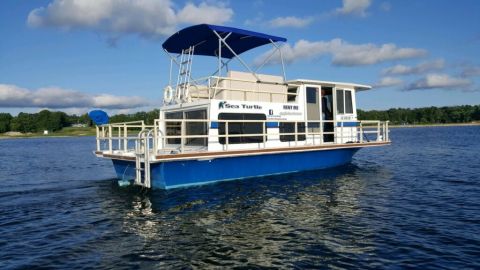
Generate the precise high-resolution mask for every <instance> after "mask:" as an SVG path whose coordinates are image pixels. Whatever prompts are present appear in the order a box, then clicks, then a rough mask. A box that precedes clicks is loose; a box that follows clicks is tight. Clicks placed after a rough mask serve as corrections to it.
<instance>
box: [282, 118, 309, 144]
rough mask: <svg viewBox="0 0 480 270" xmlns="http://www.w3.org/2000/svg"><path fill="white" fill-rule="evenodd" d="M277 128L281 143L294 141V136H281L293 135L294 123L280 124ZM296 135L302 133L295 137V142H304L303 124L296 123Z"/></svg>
mask: <svg viewBox="0 0 480 270" xmlns="http://www.w3.org/2000/svg"><path fill="white" fill-rule="evenodd" d="M278 127H279V130H280V141H281V142H291V141H295V135H282V133H295V123H285V122H280V124H279V126H278ZM297 133H303V134H302V135H300V134H298V135H297V141H305V123H297Z"/></svg>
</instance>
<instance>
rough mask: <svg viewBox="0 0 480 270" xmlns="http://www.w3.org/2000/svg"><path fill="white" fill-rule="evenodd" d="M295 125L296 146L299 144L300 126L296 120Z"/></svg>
mask: <svg viewBox="0 0 480 270" xmlns="http://www.w3.org/2000/svg"><path fill="white" fill-rule="evenodd" d="M294 125H295V127H294V128H295V146H297V145H298V127H297V121H295V122H294Z"/></svg>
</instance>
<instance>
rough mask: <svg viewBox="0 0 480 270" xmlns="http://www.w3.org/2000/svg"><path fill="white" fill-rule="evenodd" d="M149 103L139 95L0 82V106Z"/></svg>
mask: <svg viewBox="0 0 480 270" xmlns="http://www.w3.org/2000/svg"><path fill="white" fill-rule="evenodd" d="M147 105H149V102H148V101H147V100H146V99H144V98H141V97H136V96H133V97H127V96H114V95H110V94H100V95H88V94H86V93H82V92H79V91H74V90H68V89H63V88H59V87H47V88H40V89H37V90H28V89H25V88H20V87H18V86H15V85H10V84H0V107H7V108H26V107H29V108H52V109H58V108H107V109H128V108H138V107H143V106H147Z"/></svg>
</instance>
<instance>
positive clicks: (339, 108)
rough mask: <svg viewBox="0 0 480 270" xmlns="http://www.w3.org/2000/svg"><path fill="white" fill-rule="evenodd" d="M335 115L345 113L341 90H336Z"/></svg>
mask: <svg viewBox="0 0 480 270" xmlns="http://www.w3.org/2000/svg"><path fill="white" fill-rule="evenodd" d="M337 113H338V114H344V113H345V105H344V102H343V90H337Z"/></svg>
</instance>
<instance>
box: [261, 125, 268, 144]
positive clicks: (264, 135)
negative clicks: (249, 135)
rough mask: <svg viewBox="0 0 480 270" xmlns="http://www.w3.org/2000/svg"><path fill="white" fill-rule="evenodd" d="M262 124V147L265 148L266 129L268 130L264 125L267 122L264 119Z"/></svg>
mask: <svg viewBox="0 0 480 270" xmlns="http://www.w3.org/2000/svg"><path fill="white" fill-rule="evenodd" d="M262 124H263V125H262V135H263V136H262V137H263V148H264V149H265V148H266V141H267V134H266V130H268V129H266V128H265V126H266V125H267V122H266V121H264V122H263V123H262Z"/></svg>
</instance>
